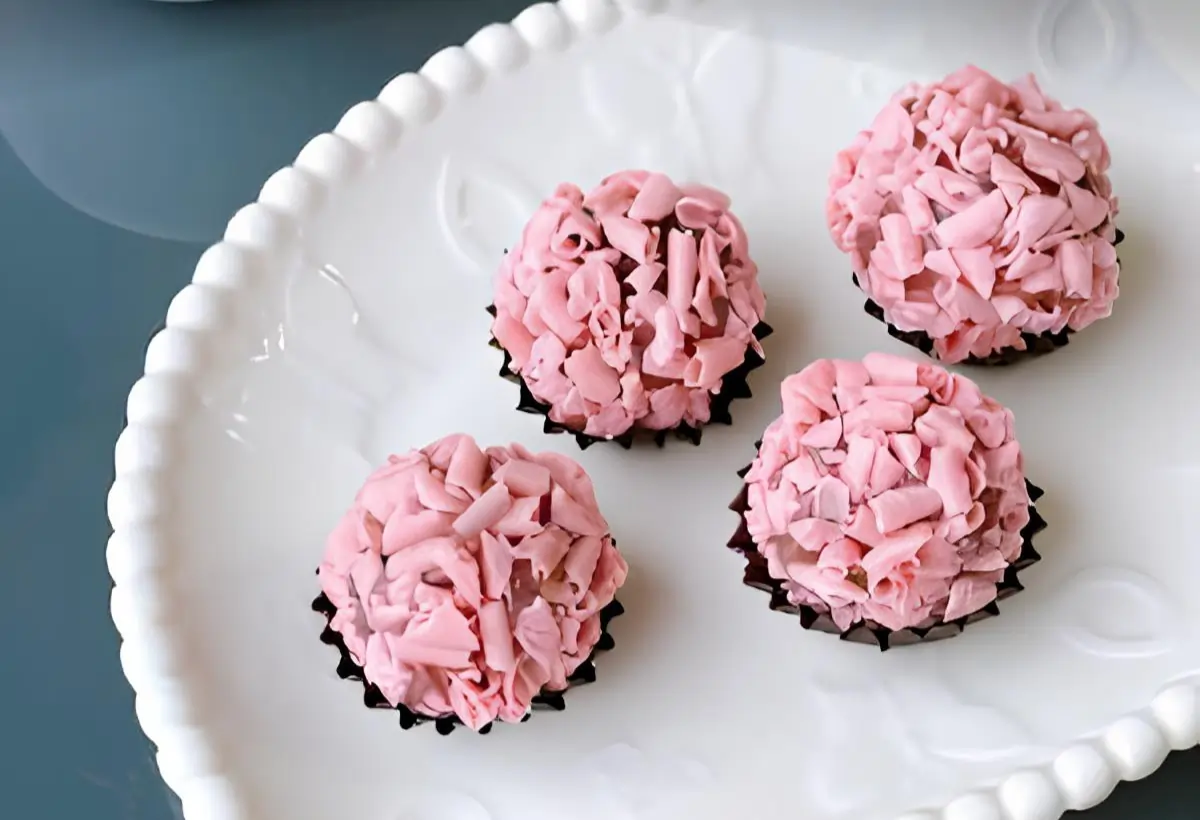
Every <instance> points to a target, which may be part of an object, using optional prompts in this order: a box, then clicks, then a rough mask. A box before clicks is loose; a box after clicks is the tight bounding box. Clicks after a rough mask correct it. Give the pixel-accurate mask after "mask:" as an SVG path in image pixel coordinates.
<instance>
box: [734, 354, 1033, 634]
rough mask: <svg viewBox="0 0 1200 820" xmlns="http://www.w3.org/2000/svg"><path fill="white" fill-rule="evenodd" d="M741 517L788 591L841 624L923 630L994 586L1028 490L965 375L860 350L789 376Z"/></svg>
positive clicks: (1023, 517) (984, 401)
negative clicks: (861, 354) (854, 358)
mask: <svg viewBox="0 0 1200 820" xmlns="http://www.w3.org/2000/svg"><path fill="white" fill-rule="evenodd" d="M781 392H782V396H783V415H782V416H780V417H779V418H778V419H776V420H775V421H774V422H772V423H771V425H770V426H769V427H768V428H767V430H766V432H765V433H764V435H763V442H762V445H761V447H760V448H759V452H758V457H757V458H756V459H755V460H754V463H753V464H752V465H751V468H750V471H749V472H748V473H747V475H746V484H747V500H748V502H749V508H748V509H747V510H746V513H745V515H746V523H747V526H748V528H749V531H750V535H751V537H752V538H753V540H754V543H755V545H757V547H758V551H759V552H760V553H761V554H762V555H763V557H764V558H766V560H767V572H768V574H769V575H770V576H771V577H772V578H775V579H776V580H778V581H781V582H782V583H783V586H784V588H785V590H786V591H787V593H788V597H789V600H790V601H791V603H793V604H795V605H807V606H810V607H813V608H814V609H816V610H817V611H819V612H822V613H828V614H829V615H830V616H831V617H832V618H833V621H834V623H836V624H837V626H838V628H839V629H841V630H842V631H843V632H844V631H846V630H848V629H849V628H850V627H851V626H853V625H854V624H856V623H858V622H860V621H864V620H873V621H875V622H876V623H878V624H880V625H881V626H884V627H886V628H887V629H891V630H901V629H908V628H925V627H929V626H932V625H934V624H936V623H939V622H949V621H954V620H956V619H958V618H961V617H963V616H965V615H969V614H971V613H973V612H976V611H978V610H980V609H982V608H983V607H985V606H987V605H988V604H989V603H990V602H992V601H993V600H994V599H995V598H996V594H997V584H999V583H1000V582H1001V581H1002V580H1003V579H1004V571H1005V569H1006V568H1007V567H1008V566H1009V565H1010V564H1012V563H1014V562H1015V561H1016V560H1017V558H1018V557H1019V555H1020V553H1021V549H1022V545H1023V539H1022V536H1021V530H1022V528H1024V527H1025V525H1026V524H1028V523H1029V520H1030V514H1029V504H1030V498H1029V492H1028V489H1027V487H1026V484H1025V474H1024V464H1023V458H1022V454H1021V448H1020V445H1018V443H1017V441H1016V439H1015V438H1014V432H1013V415H1012V412H1011V411H1009V410H1008V409H1006V408H1004V407H1002V406H1001V405H999V404H998V403H996V401H994V400H993V399H991V398H988V397H987V396H984V395H983V394H982V393H981V392H980V390H979V388H978V386H976V385H975V383H974V382H972V381H971V380H969V379H967V378H964V377H963V376H960V375H956V374H952V373H949V372H947V371H946V370H944V369H942V368H941V367H938V366H936V365H932V364H917V363H915V362H912V361H909V360H908V359H902V358H899V357H896V356H890V355H885V354H882V353H872V354H870V355H868V356H867V357H866V358H865V359H864V360H863V361H862V362H861V363H860V362H851V361H841V360H830V359H822V360H820V361H817V362H814V363H813V364H811V365H809V366H808V367H806V368H805V369H804V370H802V371H801V372H800V373H798V374H796V375H793V376H790V377H788V378H787V379H786V380H784V382H783V386H782V389H781Z"/></svg>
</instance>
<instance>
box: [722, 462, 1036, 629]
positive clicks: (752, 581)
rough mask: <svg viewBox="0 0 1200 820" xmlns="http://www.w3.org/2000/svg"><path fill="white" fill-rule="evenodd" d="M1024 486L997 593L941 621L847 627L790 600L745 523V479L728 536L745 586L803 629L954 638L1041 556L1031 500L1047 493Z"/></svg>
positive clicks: (993, 607) (1017, 584) (1016, 586)
mask: <svg viewBox="0 0 1200 820" xmlns="http://www.w3.org/2000/svg"><path fill="white" fill-rule="evenodd" d="M761 445H762V442H759V443H758V444H756V445H755V446H756V447H758V446H761ZM749 471H750V465H747V466H746V467H745V468H743V469H741V470H739V471H738V476H739V477H740V478H745V476H746V474H747V473H748V472H749ZM1025 486H1026V488H1027V489H1028V490H1029V499H1030V504H1029V523H1028V524H1026V525H1025V528H1024V529H1023V530H1021V538H1022V545H1021V554H1020V555H1018V556H1017V560H1016V561H1014V562H1013V563H1012V564H1010V565H1009V566H1008V568H1007V569H1006V570H1005V571H1004V580H1003V581H1001V582H1000V583H999V584H998V585H997V587H996V599H995V600H994V601H992V602H991V603H990V604H988V605H987V606H985V607H984V608H983V609H980V610H978V611H977V612H972V613H971V614H970V615H966V616H964V617H962V618H958V619H957V620H954V621H946V622H942V623H937V624H934V625H933V626H930V627H924V628H920V629H901V630H892V629H888V628H887V627H885V626H882V625H880V624H879V623H876V622H875V621H872V620H866V621H860V622H858V623H855V624H853V625H851V627H850V628H849V629H848V630H846V631H844V632H843V631H842V630H841V629H839V628H838V626H837V624H835V623H834V622H833V618H831V617H830V616H829V615H827V614H825V613H822V612H818V611H817V610H816V609H813V608H812V607H811V606H808V605H807V604H799V605H797V604H793V603H792V602H791V601H790V600H788V594H787V590H785V589H784V587H783V582H782V581H780V580H779V579H777V578H773V577H772V576H771V575H770V574H768V572H767V559H766V558H764V557H763V556H762V554H761V553H760V552H759V551H758V545H757V544H755V542H754V539H753V538H752V537H751V536H750V528H749V526H748V525H747V523H746V510H747V509H749V506H750V505H749V501H748V494H749V490H748V489H747V488H748V485H746V484H744V483H743V484H742V491H741V492H740V493H738V496H737V498H735V499H734V500H733V503H732V504H730V505H729V509H731V510H733V511H734V512H736V513H737V514H738V517H739V521H738V528H737V532H735V533H734V534H733V537H732V538H730V539H729V542H728V547H729V549H731V550H733V551H734V552H737V553H738V554H739V555H741V556H742V557H743V558H745V559H746V571H745V575H744V576H743V579H742V580H743V583H745V584H746V586H749V587H753V588H754V589H759V590H762V591H763V592H766V593H767V594H768V595H770V596H771V602H770V604H769V606H770V607H771V609H774V610H776V611H778V612H786V613H788V614H791V615H798V616H799V617H800V625H801V626H802V627H804V628H805V629H813V630H817V631H819V632H828V633H830V634H831V635H837V636H839V637H840V638H841V639H842V640H843V641H851V642H853V643H864V644H874V645H876V646H878V647H879V649H880V651H883V652H886V651H887V650H888V649H891V648H892V647H894V646H907V645H910V644H915V643H921V642H923V641H937V640H942V639H944V638H952V637H954V636H955V635H958V634H959V633H960V632H962V631H963V630H964V629H966V628H967V626H969V625H970V624H973V623H975V622H976V621H982V620H984V619H986V618H991V617H994V616H996V615H999V614H1000V607H999V605H998V604H999V602H1000V601H1003V600H1005V599H1007V598H1011V597H1012V596H1013V595H1016V594H1017V593H1018V592H1020V591H1021V590H1023V589H1024V588H1025V587H1024V586H1022V585H1021V581H1020V579H1019V578H1018V577H1017V576H1018V575H1019V574H1020V573H1021V572H1022V571H1023V570H1025V569H1026V568H1028V567H1031V566H1033V565H1034V564H1036V563H1037V562H1038V561H1040V560H1042V556H1040V555H1039V554H1038V552H1037V550H1035V549H1034V548H1033V537H1034V536H1035V535H1037V534H1038V533H1039V532H1041V531H1042V530H1044V529H1045V528H1046V521H1045V519H1043V518H1042V516H1041V515H1039V514H1038V511H1037V510H1036V509H1035V508H1034V506H1033V502H1035V501H1037V500H1038V499H1039V498H1041V497H1042V495H1043V494H1044V493H1043V491H1042V490H1041V489H1040V488H1038V487H1036V486H1035V485H1033V484H1032V483H1030V482H1029V481H1028V480H1026V481H1025Z"/></svg>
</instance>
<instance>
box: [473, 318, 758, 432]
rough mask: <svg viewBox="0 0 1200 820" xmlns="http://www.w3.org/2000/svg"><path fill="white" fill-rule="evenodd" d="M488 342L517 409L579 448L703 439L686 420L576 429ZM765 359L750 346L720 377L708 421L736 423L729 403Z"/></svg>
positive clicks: (746, 393)
mask: <svg viewBox="0 0 1200 820" xmlns="http://www.w3.org/2000/svg"><path fill="white" fill-rule="evenodd" d="M487 312H488V313H489V314H490V315H491V316H492V317H493V318H495V316H496V306H495V305H489V306H488V309H487ZM774 332H775V331H774V329H773V328H772V327H771V326H770V325H768V324H767V323H766V322H759V323H758V324H757V325H755V326H754V338H756V339H758V340H759V341H760V342H761V341H762V340H763V339H765V338H767V337H768V336H770V335H771V334H772V333H774ZM489 344H490V345H491V346H492V347H494V348H496V349H497V350H499V351H501V352H502V353H503V354H504V364H502V365H501V366H500V375H501V376H502V377H503V378H505V379H507V380H508V381H510V382H513V383H514V384H516V385H517V386H518V387H519V388H520V389H521V398H520V399H519V400H518V401H517V409H518V410H520V411H521V412H522V413H532V414H534V415H539V416H544V417H545V421H544V422H543V423H542V431H543V432H545V433H568V434H570V435H572V436H574V437H575V441H576V443H578V444H579V449H580V450H586V449H587V448H588V447H591V446H592V445H593V444H597V443H602V442H612V443H615V444H619V445H621V446H622V447H624V448H625V449H626V450H628V449H629V448H630V447H632V446H633V442H634V441H635V440H636V439H637V438H638V437H641V438H645V439H651V440H653V441H654V443H655V444H657V445H658V446H659V447H662V446H663V445H664V444H665V443H666V441H667V437H668V436H670V435H674V436H675V438H677V439H681V440H683V441H690V442H691V443H692V444H699V443H700V437H701V434H702V433H703V428H702V427H693V426H691V425H690V424H684V423H680V424H677V425H676V426H674V427H672V428H670V429H667V430H646V429H643V428H640V427H634V428H633V429H631V430H629V431H627V432H625V433H622V434H621V435H619V436H614V437H613V438H604V437H602V436H590V435H588V434H587V433H581V432H579V431H578V430H574V429H572V428H570V427H568V426H567V425H565V424H559V423H558V422H556V421H552V420H551V419H550V405H548V404H543V403H542V402H540V401H538V400H537V398H535V397H534V395H533V393H532V392H530V390H529V387H528V385H526V384H525V380H524V379H522V378H521V375H520V374H519V373H517V372H516V371H514V370H513V369H512V356H511V355H509V352H508V351H507V350H505V349H504V347H503V346H502V345H501V344H500V342H498V341H497V340H496V337H495V336H493V337H492V340H491V341H490V342H489ZM765 362H766V360H765V359H764V358H763V357H762V356H760V355H758V354H757V353H756V352H754V350H753V349H748V350H747V351H746V358H745V359H743V360H742V363H741V364H740V365H738V366H737V367H735V368H734V369H733V370H731V371H729V372H728V373H726V374H725V376H724V377H723V378H722V379H721V392H720V393H716V394H713V396H712V401H711V403H710V405H709V408H710V409H709V419H708V423H709V424H733V416H732V415H731V414H730V412H729V406H730V405H731V404H732V403H733V401H734V399H748V398H750V397H751V396H752V395H753V393H751V391H750V385H749V384H748V383H747V378H748V377H749V375H750V374H751V373H752V372H753V371H755V370H757V369H758V368H760V367H762V366H763V364H764V363H765Z"/></svg>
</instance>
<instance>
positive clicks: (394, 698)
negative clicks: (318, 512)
mask: <svg viewBox="0 0 1200 820" xmlns="http://www.w3.org/2000/svg"><path fill="white" fill-rule="evenodd" d="M627 572H628V568H627V567H626V564H625V561H624V559H622V557H621V555H620V553H618V552H617V549H616V546H615V544H614V543H613V539H612V535H611V534H610V533H609V529H608V523H607V522H606V521H605V520H604V516H602V515H601V514H600V509H599V507H598V506H597V504H596V497H595V492H594V491H593V489H592V482H591V479H589V478H588V476H587V474H586V473H585V472H584V470H583V468H582V467H580V466H579V465H578V464H576V463H575V462H574V461H572V460H571V459H569V458H566V457H565V456H561V455H557V454H553V453H541V454H537V455H535V454H533V453H531V452H529V451H528V450H526V449H525V448H524V447H522V446H520V445H519V444H513V445H512V446H511V447H489V448H488V449H486V450H480V448H479V447H478V446H477V445H476V443H475V441H474V440H473V439H472V438H471V437H470V436H465V435H452V436H448V437H446V438H444V439H441V440H440V441H437V442H434V443H433V444H431V445H429V446H428V447H426V448H424V449H423V450H414V451H413V452H411V453H409V454H408V455H405V456H391V457H390V458H389V459H388V463H387V465H386V466H384V467H383V468H381V469H379V470H378V471H376V472H375V473H374V474H372V475H371V476H370V478H368V479H367V481H366V483H365V484H364V485H363V487H362V489H361V490H360V491H359V493H358V495H357V497H356V498H355V500H354V504H353V506H352V507H351V508H350V510H349V511H348V512H347V513H346V514H345V516H344V517H343V518H342V520H341V522H340V523H339V524H338V526H337V528H336V529H335V530H334V531H333V533H332V534H331V535H330V536H329V541H328V545H327V547H326V552H325V558H324V560H323V561H322V563H321V566H320V569H319V577H320V582H321V588H322V590H323V591H324V592H325V595H326V597H328V598H329V600H330V602H332V604H333V605H334V606H335V607H336V608H337V612H336V613H335V614H334V615H333V617H332V618H331V620H330V628H332V629H334V630H335V631H337V632H339V633H341V636H342V638H343V640H344V641H345V644H346V648H347V650H348V651H349V652H350V655H351V656H352V657H353V659H354V661H355V662H356V663H358V664H359V665H360V666H362V667H363V672H364V677H365V678H366V680H367V681H368V682H369V683H373V684H375V685H376V686H378V687H379V689H380V691H381V692H382V693H383V695H384V697H386V698H387V700H388V702H390V703H391V704H392V705H393V706H397V705H400V704H404V705H405V706H407V707H408V708H409V709H411V710H412V711H414V712H416V713H417V714H420V715H425V716H428V717H442V716H447V715H450V714H454V715H457V716H458V717H459V718H460V719H461V720H462V722H463V723H464V724H465V725H467V726H469V727H471V728H472V729H480V728H482V727H483V726H486V725H487V724H489V723H491V722H492V721H493V720H496V719H499V720H502V721H506V722H517V721H520V720H521V718H523V717H524V716H525V715H526V714H527V713H528V711H529V708H530V703H531V701H532V699H533V697H534V696H535V695H537V694H538V693H539V692H541V691H542V690H543V689H546V690H548V691H554V692H558V691H562V690H564V689H566V688H567V686H568V681H567V678H568V677H569V676H570V675H571V674H572V673H573V672H574V671H575V670H576V669H577V668H578V667H579V665H580V664H582V663H583V662H584V661H585V660H587V659H588V656H589V655H591V654H592V650H593V649H594V648H595V646H596V643H597V641H598V640H599V638H600V634H601V624H600V611H601V610H602V609H604V607H605V606H607V605H608V604H610V603H611V602H612V600H613V597H614V596H615V594H616V591H617V588H618V587H620V586H621V585H622V584H623V583H624V582H625V577H626V574H627Z"/></svg>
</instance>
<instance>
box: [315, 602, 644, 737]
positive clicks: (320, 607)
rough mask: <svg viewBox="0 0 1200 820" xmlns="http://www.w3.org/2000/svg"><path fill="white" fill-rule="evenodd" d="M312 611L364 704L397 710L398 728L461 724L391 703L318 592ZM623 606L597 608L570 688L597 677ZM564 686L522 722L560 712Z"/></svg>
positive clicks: (445, 728)
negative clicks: (592, 640)
mask: <svg viewBox="0 0 1200 820" xmlns="http://www.w3.org/2000/svg"><path fill="white" fill-rule="evenodd" d="M312 608H313V611H315V612H319V613H320V614H321V615H323V616H325V629H324V631H322V632H321V643H324V644H327V645H329V646H332V647H334V648H335V649H337V650H338V665H337V674H338V677H340V678H342V679H343V680H352V681H357V682H358V683H360V684H361V685H362V688H363V705H364V706H366V707H367V708H369V709H389V710H392V711H394V712H396V713H397V714H398V715H399V716H400V728H401V729H411V728H413V727H414V726H420V725H422V724H425V723H432V724H433V725H434V727H435V728H436V729H437V732H438V734H440V735H448V734H450V733H451V732H453V731H454V730H455V729H457V728H458V727H459V726H462V725H463V722H462V720H461V719H460V718H459V717H458V715H455V714H449V715H440V716H434V715H422V714H419V713H417V712H414V711H413V710H411V709H409V708H408V707H407V706H405V705H404V704H400V705H399V706H392V705H391V704H390V703H389V702H388V700H387V698H385V697H384V696H383V693H382V692H381V691H379V687H378V686H376V685H375V684H373V683H368V682H367V680H366V677H365V676H364V674H363V668H362V667H361V666H359V665H358V664H357V663H355V662H354V658H352V657H351V656H350V650H348V649H347V648H346V642H345V641H344V640H343V639H342V635H341V633H340V632H336V631H335V630H334V629H333V628H331V627H330V626H329V622H330V621H331V620H332V619H333V616H334V614H335V613H336V612H337V608H336V607H335V606H334V605H333V603H332V602H331V601H330V600H329V598H327V597H326V596H325V593H323V592H322V593H321V594H320V595H318V596H317V597H316V599H315V600H314V601H313V602H312ZM624 612H625V607H623V606H622V605H621V603H620V602H619V601H615V600H614V601H613V602H612V603H611V604H609V605H608V606H606V607H605V608H604V609H602V610H601V611H600V640H599V641H597V642H596V648H595V649H594V650H593V651H592V654H591V655H590V656H589V657H588V659H587V660H586V661H584V662H583V663H581V664H580V665H579V667H578V668H577V669H576V670H575V672H574V673H572V674H571V676H570V677H569V678H568V679H567V689H573V688H575V687H578V686H583V685H585V684H588V683H592V682H594V681H595V680H596V664H595V661H596V657H597V656H598V655H599V654H600V653H601V652H607V651H608V650H610V649H612V648H613V647H614V646H615V645H616V641H614V640H613V637H612V635H611V634H610V633H609V631H608V625H609V623H611V622H612V619H613V618H616V617H617V616H619V615H621V614H623V613H624ZM567 689H564V690H562V691H558V692H555V691H550V690H546V689H543V690H542V691H541V692H540V693H538V694H537V695H535V696H534V698H533V703H532V706H533V709H532V711H531V712H530V713H529V714H527V715H526V716H525V718H524V720H522V722H524V721H526V720H529V719H530V718H531V717H532V716H533V712H545V711H550V712H561V711H563V710H564V709H566V708H567V703H566V699H565V698H564V695H565V694H566V692H567ZM495 724H496V722H495V721H493V722H492V723H489V724H487V725H486V726H484V727H483V728H481V729H480V730H479V734H481V735H486V734H488V733H490V732H491V731H492V727H493V726H495Z"/></svg>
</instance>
